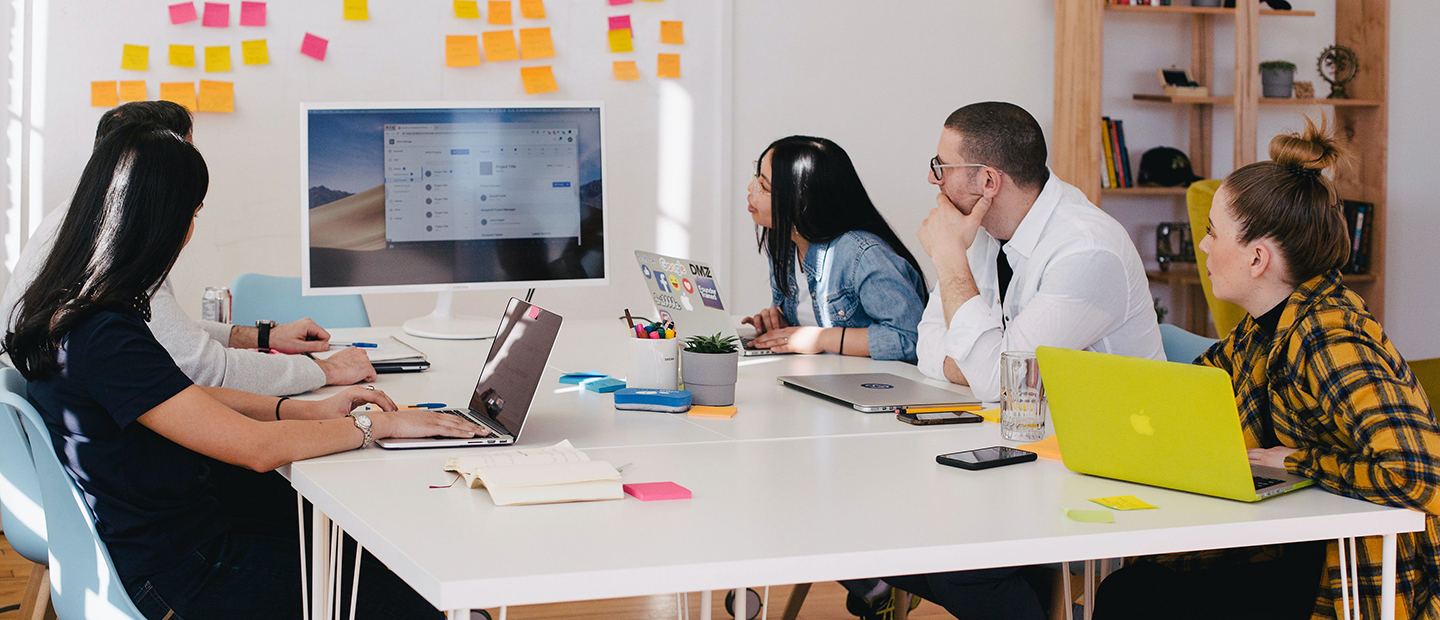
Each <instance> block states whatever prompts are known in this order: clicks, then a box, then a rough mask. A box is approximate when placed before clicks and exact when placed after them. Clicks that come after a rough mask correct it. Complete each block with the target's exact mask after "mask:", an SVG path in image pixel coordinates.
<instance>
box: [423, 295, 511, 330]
mask: <svg viewBox="0 0 1440 620" xmlns="http://www.w3.org/2000/svg"><path fill="white" fill-rule="evenodd" d="M454 300H455V293H454V292H452V291H444V292H441V293H440V296H439V297H437V298H436V299H435V310H433V311H431V312H430V314H427V315H425V316H422V317H417V318H413V319H410V320H408V321H405V324H404V329H405V333H407V334H410V335H411V336H419V337H421V338H435V339H439V340H484V339H486V338H494V337H495V326H496V325H497V324H499V322H500V321H499V320H498V319H487V318H481V317H460V316H452V315H451V314H450V307H451V305H452V303H453V302H454Z"/></svg>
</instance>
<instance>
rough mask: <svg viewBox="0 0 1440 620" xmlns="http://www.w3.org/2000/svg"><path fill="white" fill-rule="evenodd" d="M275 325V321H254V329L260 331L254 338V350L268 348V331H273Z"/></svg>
mask: <svg viewBox="0 0 1440 620" xmlns="http://www.w3.org/2000/svg"><path fill="white" fill-rule="evenodd" d="M276 325H279V323H276V322H275V321H255V329H258V330H260V333H259V334H258V335H257V336H255V348H257V349H268V348H270V330H272V329H275V326H276Z"/></svg>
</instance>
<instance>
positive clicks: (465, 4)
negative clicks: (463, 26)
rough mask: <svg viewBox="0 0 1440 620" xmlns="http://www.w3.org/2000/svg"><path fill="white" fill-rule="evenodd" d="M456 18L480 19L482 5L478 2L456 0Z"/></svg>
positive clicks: (474, 0) (473, 0)
mask: <svg viewBox="0 0 1440 620" xmlns="http://www.w3.org/2000/svg"><path fill="white" fill-rule="evenodd" d="M455 17H458V18H460V19H480V3H479V2H477V1H476V0H455Z"/></svg>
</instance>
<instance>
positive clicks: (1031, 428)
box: [1000, 351, 1050, 442]
mask: <svg viewBox="0 0 1440 620" xmlns="http://www.w3.org/2000/svg"><path fill="white" fill-rule="evenodd" d="M1000 389H1001V392H1000V436H1001V437H1004V438H1005V439H1009V440H1011V441H1025V442H1031V441H1040V440H1041V439H1044V438H1045V417H1046V415H1047V414H1048V413H1050V403H1049V402H1048V401H1046V400H1045V384H1044V383H1041V381H1040V362H1039V360H1037V359H1035V353H1034V352H1031V351H1006V352H1004V353H1001V354H1000Z"/></svg>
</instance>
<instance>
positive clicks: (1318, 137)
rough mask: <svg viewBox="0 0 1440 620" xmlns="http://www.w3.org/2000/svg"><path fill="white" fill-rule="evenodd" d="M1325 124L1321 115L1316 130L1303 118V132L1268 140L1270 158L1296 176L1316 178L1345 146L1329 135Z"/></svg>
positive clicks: (1336, 161)
mask: <svg viewBox="0 0 1440 620" xmlns="http://www.w3.org/2000/svg"><path fill="white" fill-rule="evenodd" d="M1328 125H1329V124H1328V123H1327V122H1326V120H1325V117H1323V116H1322V117H1321V118H1320V126H1319V127H1316V126H1315V122H1314V121H1312V120H1310V117H1308V116H1307V117H1305V130H1304V131H1303V132H1301V133H1292V134H1281V135H1278V136H1275V137H1274V138H1273V139H1271V140H1270V159H1272V160H1274V161H1275V163H1277V164H1280V165H1282V166H1285V167H1286V168H1289V169H1290V170H1291V171H1293V172H1295V173H1296V174H1297V175H1300V176H1306V177H1312V178H1314V177H1318V176H1319V175H1320V172H1321V171H1323V170H1325V169H1326V168H1331V167H1334V166H1335V164H1336V163H1338V162H1339V161H1340V159H1341V158H1342V157H1344V156H1345V147H1343V146H1341V145H1340V142H1339V141H1338V140H1336V139H1335V136H1334V135H1332V134H1331V133H1330V128H1329V126H1328Z"/></svg>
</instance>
